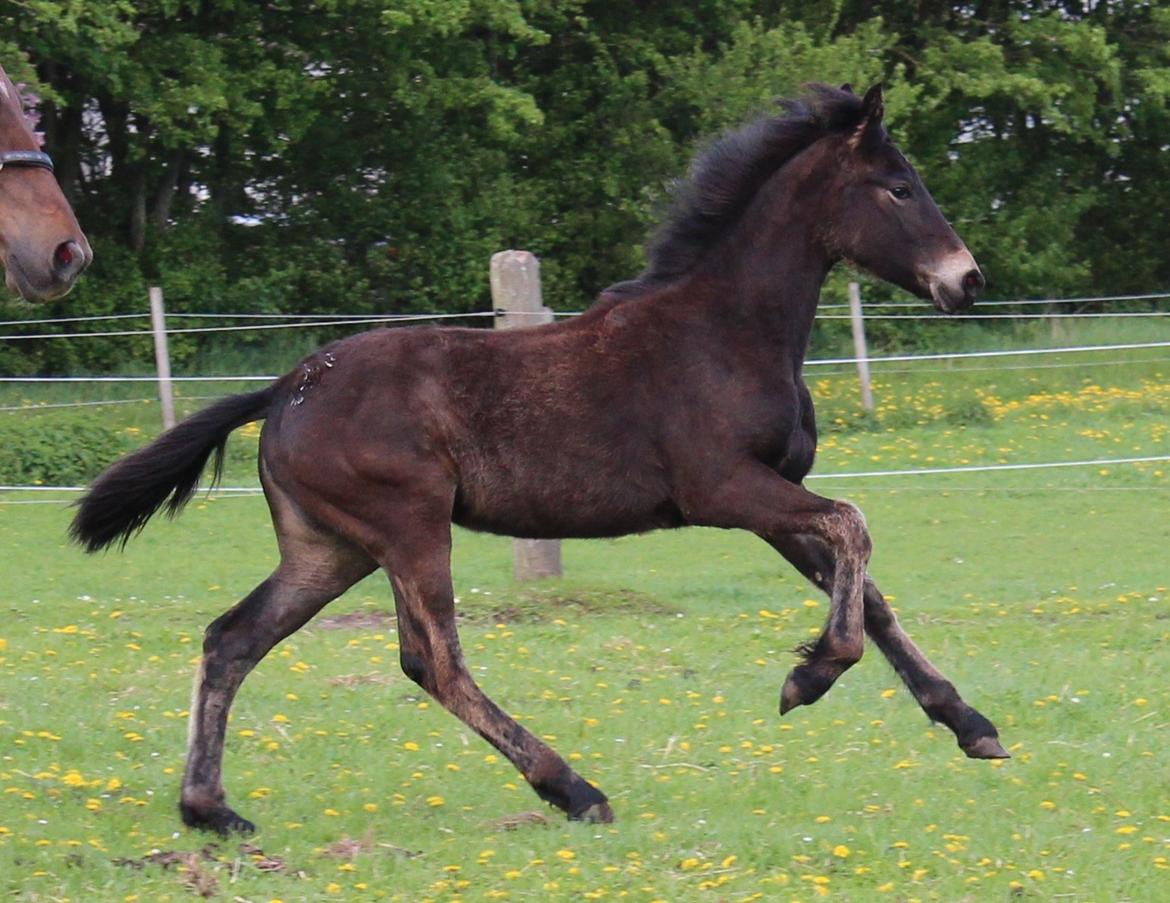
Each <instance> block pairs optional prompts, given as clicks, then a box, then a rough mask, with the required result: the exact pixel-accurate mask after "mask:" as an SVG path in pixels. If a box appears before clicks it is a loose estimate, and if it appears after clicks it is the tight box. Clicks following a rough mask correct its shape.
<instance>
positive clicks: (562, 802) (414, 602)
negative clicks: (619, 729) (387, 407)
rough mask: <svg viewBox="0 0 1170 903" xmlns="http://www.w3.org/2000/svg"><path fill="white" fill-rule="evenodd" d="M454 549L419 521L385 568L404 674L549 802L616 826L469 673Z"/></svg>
mask: <svg viewBox="0 0 1170 903" xmlns="http://www.w3.org/2000/svg"><path fill="white" fill-rule="evenodd" d="M400 535H401V534H400ZM450 543H451V536H450V525H449V524H447V523H442V524H439V523H434V524H433V525H432V526H430V527H424V526H422V525H421V524H420V522H419V521H418V520H415V521H414V523H413V524H412V526H411V530H410V532H409V536H408V537H404V538H403V541H402V542H400V543H399V545H398V547H396V548H395V549H393V550H392V551H391V552H390V553H389V554H388V557H387V560H386V561H385V563H384V566H385V568H386V570H387V572H388V573H389V574H390V578H391V582H392V583H393V586H394V599H395V606H396V610H397V613H398V639H399V643H400V659H401V662H402V670H403V671H404V672H405V673H406V675H407V676H408V677H410V678H411V680H413V681H415V683H417V684H418V685H419V686H421V687H422V688H423V689H424V690H426V691H427V692H428V693H429V694H431V696H433V697H434V698H435V699H436V700H438V702H439V703H440V704H442V705H443V707H444V708H446V709H447V710H448V711H450V712H451V713H453V714H454V715H455V716H456V717H458V718H459V720H460V721H462V722H463V723H464V724H466V725H467V726H468V727H470V728H471V729H472V730H474V731H475V732H476V733H478V734H479V735H480V736H481V737H483V738H484V739H485V740H487V741H488V742H489V743H490V744H491V745H492V746H494V747H495V748H496V749H498V750H499V751H500V752H501V753H503V754H504V755H505V756H507V758H508V759H509V760H510V761H511V762H512V764H513V765H515V766H516V768H517V769H518V770H519V771H520V773H521V774H522V775H524V778H525V780H527V781H528V783H529V784H531V785H532V789H533V790H535V791H536V793H537V794H538V795H539V796H540V798H541V799H543V800H545V802H548V803H551V804H552V805H554V806H556V807H557V808H558V809H560V810H562V811H563V812H565V813H566V814H567V815H568V816H569V818H571V819H582V820H586V821H600V822H609V821H613V813H612V812H611V811H610V808H609V803H608V802H607V801H606V797H605V794H603V793H602V792H601V791H600V790H598V789H597V788H595V787H593V786H592V785H590V784H588V783H587V782H586V781H585V780H584V779H582V778H581V777H580V775H578V774H577V773H576V772H574V771H573V769H571V768H570V767H569V766H568V764H567V763H566V762H565V761H564V760H563V759H562V758H561V757H560V756H558V755H557V754H556V753H555V752H554V751H553V750H552V749H551V748H550V747H548V746H547V745H546V744H544V743H542V742H541V741H540V740H538V739H537V738H536V737H534V736H533V735H532V734H531V733H529V732H528V731H527V730H525V729H524V728H523V727H521V726H520V725H519V724H517V723H516V721H515V720H514V719H512V718H511V717H509V716H508V715H506V714H505V713H504V712H502V711H501V710H500V709H499V707H498V706H496V704H495V703H494V702H492V701H491V700H490V699H489V698H488V697H487V695H486V694H484V692H483V691H482V690H481V689H480V688H479V687H478V686H477V685H476V683H475V681H474V679H473V678H472V677H471V674H469V673H468V671H467V666H466V665H465V664H464V662H463V653H462V651H461V649H460V645H459V636H458V634H457V633H456V629H455V598H454V595H453V592H452V588H451V563H450V554H451V545H450Z"/></svg>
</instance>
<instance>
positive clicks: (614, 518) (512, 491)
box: [451, 469, 684, 539]
mask: <svg viewBox="0 0 1170 903" xmlns="http://www.w3.org/2000/svg"><path fill="white" fill-rule="evenodd" d="M451 519H452V520H453V521H454V522H455V523H456V524H458V525H460V526H461V527H467V528H468V529H471V530H480V531H483V532H487V533H499V534H503V535H505V536H519V537H524V538H530V539H576V538H580V539H585V538H601V537H612V536H624V535H626V534H629V533H643V532H645V531H647V530H656V529H660V528H663V527H677V526H681V525H682V524H683V523H684V521H683V517H682V513H681V512H680V511H679V509H678V506H677V505H675V503H674V502H673V501H672V500H671V499H670V498H669V496H668V495H667V493H666V492H664V491H662V490H661V489H660V488H659V487H657V486H650V485H647V484H646V482H644V481H640V480H638V479H637V478H634V477H632V475H630V474H625V475H619V474H613V473H609V474H604V475H602V474H598V473H593V474H588V473H582V474H579V475H575V476H573V475H569V474H558V473H556V472H555V470H554V471H552V472H549V471H547V470H544V469H541V472H539V473H533V472H527V473H520V474H517V473H515V472H506V471H497V472H494V473H491V474H481V475H477V476H476V477H473V478H472V479H464V480H463V481H461V483H460V485H459V487H458V489H457V492H456V496H455V504H454V507H453V510H452V518H451Z"/></svg>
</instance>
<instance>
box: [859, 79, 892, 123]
mask: <svg viewBox="0 0 1170 903" xmlns="http://www.w3.org/2000/svg"><path fill="white" fill-rule="evenodd" d="M861 110H862V119H863V120H864V121H865V122H867V123H869V122H872V123H874V124H875V125H876V124H878V123H880V122H881V121H882V117H883V116H884V115H885V114H886V104H885V101H884V100H883V99H882V84H881V82H878V83H877V84H876V85H874V86H873V87H872V88H870V89H869V90H868V91H866V92H865V97H863V98H861Z"/></svg>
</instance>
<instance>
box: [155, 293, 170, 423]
mask: <svg viewBox="0 0 1170 903" xmlns="http://www.w3.org/2000/svg"><path fill="white" fill-rule="evenodd" d="M150 327H151V329H152V330H153V331H154V363H155V367H156V368H157V369H158V400H159V402H160V403H161V405H162V419H163V429H168V430H169V429H170V428H171V427H172V426H174V425H175V395H174V390H173V389H172V386H171V357H170V352H169V351H168V349H167V315H166V311H165V310H163V293H162V289H161V288H159V287H158V286H157V285H152V286H151V287H150Z"/></svg>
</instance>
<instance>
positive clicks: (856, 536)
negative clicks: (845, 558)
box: [825, 502, 873, 563]
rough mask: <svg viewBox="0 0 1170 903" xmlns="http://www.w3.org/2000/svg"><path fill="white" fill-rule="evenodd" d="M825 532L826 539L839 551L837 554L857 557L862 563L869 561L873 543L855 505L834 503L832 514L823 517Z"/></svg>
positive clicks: (863, 517) (863, 519) (859, 510)
mask: <svg viewBox="0 0 1170 903" xmlns="http://www.w3.org/2000/svg"><path fill="white" fill-rule="evenodd" d="M825 532H826V534H827V538H828V539H829V540H830V541H831V542H832V543H833V544H834V545H835V546H836V547H837V549H838V550H839V554H844V555H849V556H851V557H857V558H859V559H861V561H862V562H863V563H865V562H868V561H869V556H870V553H871V552H872V551H873V542H872V541H871V540H870V537H869V527H868V526H867V525H866V523H865V515H864V514H862V513H861V509H860V508H858V507H857V506H856V505H854V504H852V503H850V502H835V503H834V506H833V511H832V513H831V514H828V515H826V517H825Z"/></svg>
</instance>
